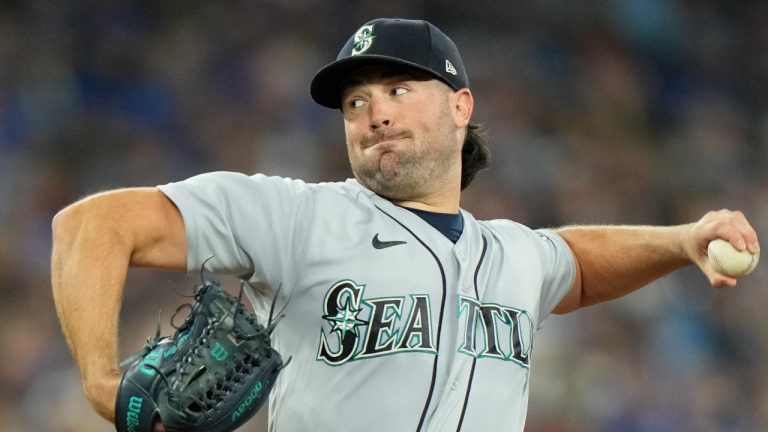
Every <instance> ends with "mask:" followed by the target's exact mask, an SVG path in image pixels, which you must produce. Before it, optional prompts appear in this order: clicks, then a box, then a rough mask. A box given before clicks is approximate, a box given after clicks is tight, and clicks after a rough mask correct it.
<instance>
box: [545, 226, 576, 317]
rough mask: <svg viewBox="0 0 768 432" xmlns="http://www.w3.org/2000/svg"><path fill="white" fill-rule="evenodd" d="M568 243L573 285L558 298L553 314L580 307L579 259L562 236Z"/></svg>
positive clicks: (571, 310)
mask: <svg viewBox="0 0 768 432" xmlns="http://www.w3.org/2000/svg"><path fill="white" fill-rule="evenodd" d="M563 239H564V240H565V242H566V244H568V248H569V249H570V252H571V255H572V256H573V263H574V266H575V267H576V275H575V277H574V279H573V285H571V289H569V290H568V292H567V293H566V294H565V296H563V298H562V299H561V300H560V302H559V303H558V304H557V306H555V308H554V309H553V310H552V313H555V314H565V313H568V312H573V311H575V310H576V309H579V307H581V295H582V280H581V266H580V265H579V260H578V258H577V257H576V254H575V253H573V249H572V248H571V245H570V243H568V240H567V239H566V238H565V237H564V238H563Z"/></svg>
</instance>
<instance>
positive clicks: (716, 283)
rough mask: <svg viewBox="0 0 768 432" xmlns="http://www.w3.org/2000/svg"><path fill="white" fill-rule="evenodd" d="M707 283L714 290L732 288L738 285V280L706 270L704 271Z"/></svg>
mask: <svg viewBox="0 0 768 432" xmlns="http://www.w3.org/2000/svg"><path fill="white" fill-rule="evenodd" d="M705 273H706V274H707V278H708V279H709V283H710V284H711V285H712V286H713V287H715V288H726V287H728V288H732V287H735V286H736V284H737V283H738V280H737V279H736V278H734V277H730V276H726V275H722V274H720V273H717V272H716V271H714V270H711V269H708V270H707V271H705Z"/></svg>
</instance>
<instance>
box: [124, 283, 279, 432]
mask: <svg viewBox="0 0 768 432" xmlns="http://www.w3.org/2000/svg"><path fill="white" fill-rule="evenodd" d="M246 288H249V287H246V286H245V284H243V287H242V288H241V290H240V296H239V297H238V298H235V297H234V296H232V295H230V294H229V293H228V292H226V291H225V290H224V289H222V287H221V285H219V283H218V282H216V281H204V282H203V284H202V285H201V286H199V287H198V288H197V290H196V293H195V295H194V300H195V301H194V304H192V305H189V304H186V305H182V306H180V307H179V308H178V309H177V310H176V312H177V313H178V312H179V311H180V310H182V309H184V307H185V306H186V307H190V309H191V310H190V313H189V315H188V316H187V318H186V319H185V321H184V323H183V324H181V325H180V326H178V327H177V328H176V332H175V333H174V335H173V336H165V337H160V327H159V325H158V331H157V334H156V335H155V336H154V337H151V338H149V339H148V340H147V343H146V345H145V346H144V347H143V348H142V349H141V350H139V352H137V353H136V354H134V356H132V357H131V358H129V359H128V360H127V361H126V362H127V363H129V364H130V366H128V368H127V370H126V371H125V373H124V374H123V376H122V379H121V381H120V386H119V388H118V393H117V402H116V405H115V426H116V427H117V431H118V432H151V431H153V430H154V424H155V422H156V421H158V420H159V421H162V423H163V425H164V427H165V430H166V431H169V432H174V431H188V432H196V431H206V432H225V431H232V430H235V429H236V428H238V427H239V426H241V425H242V424H243V423H245V422H246V421H247V420H248V419H250V418H251V417H253V415H254V414H256V412H257V411H258V410H259V408H260V407H261V406H262V404H263V403H264V401H265V400H266V399H267V397H268V396H269V392H270V390H271V389H272V386H273V384H274V383H275V380H276V379H277V375H278V373H279V372H280V370H281V369H282V368H283V367H285V365H283V361H282V359H281V357H280V354H278V352H277V351H275V350H274V349H273V348H272V347H271V345H270V334H271V333H272V330H273V329H274V326H275V325H276V324H277V321H279V319H275V320H274V322H273V320H272V316H271V315H272V313H271V312H270V317H269V320H268V323H267V326H266V327H264V326H262V325H261V324H260V323H259V322H258V320H257V318H256V316H255V315H254V314H253V313H251V312H250V311H249V310H247V309H246V308H245V307H244V306H243V304H242V303H241V301H240V300H241V298H242V293H243V290H244V289H246ZM273 308H274V304H273ZM174 316H175V315H174ZM171 321H172V322H173V319H172V320H171ZM289 361H290V359H289ZM126 362H124V364H125V363H126ZM286 364H287V363H286Z"/></svg>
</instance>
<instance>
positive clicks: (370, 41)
mask: <svg viewBox="0 0 768 432" xmlns="http://www.w3.org/2000/svg"><path fill="white" fill-rule="evenodd" d="M372 64H394V65H402V66H407V67H412V68H414V69H418V70H421V71H424V72H426V73H428V74H430V75H432V76H433V77H435V78H437V79H439V80H441V81H443V82H444V83H446V84H447V85H448V86H450V87H451V88H453V89H454V90H459V89H462V88H465V87H469V80H468V79H467V72H466V71H465V69H464V63H463V62H462V61H461V56H460V55H459V50H458V48H456V45H455V44H454V43H453V41H452V40H451V39H450V38H449V37H448V36H446V35H445V33H443V32H442V31H440V30H439V29H438V28H437V27H435V26H434V25H432V24H430V23H428V22H427V21H423V20H406V19H391V18H379V19H375V20H373V21H370V22H367V23H366V24H365V25H363V26H362V27H360V29H359V30H357V31H356V32H355V34H354V35H352V37H350V38H349V40H347V43H345V44H344V47H343V48H341V51H339V55H338V56H336V61H334V62H332V63H329V64H327V65H325V66H324V67H323V68H322V69H320V70H319V71H318V72H317V73H316V74H315V77H314V78H312V83H311V84H310V86H309V94H310V95H312V99H314V100H315V102H317V103H319V104H320V105H322V106H325V107H328V108H341V90H342V88H341V87H342V85H343V83H344V81H345V80H346V79H347V77H349V75H350V74H351V73H352V72H353V71H354V70H356V69H358V68H360V67H362V66H366V65H372Z"/></svg>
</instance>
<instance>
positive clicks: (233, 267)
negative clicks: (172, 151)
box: [158, 172, 314, 286]
mask: <svg viewBox="0 0 768 432" xmlns="http://www.w3.org/2000/svg"><path fill="white" fill-rule="evenodd" d="M158 187H159V189H160V190H161V191H162V192H163V193H164V194H165V195H166V196H167V197H168V198H169V199H170V200H171V201H173V203H174V204H175V205H176V207H177V208H178V209H179V211H180V212H181V215H182V217H183V219H184V229H185V232H186V239H187V272H189V273H196V272H199V271H200V270H201V267H202V266H203V263H204V262H205V269H204V270H205V271H206V272H211V273H216V274H229V275H234V276H238V277H241V278H244V279H251V281H252V282H256V283H260V282H263V283H266V284H267V285H273V286H274V285H275V284H278V283H281V282H288V281H285V279H286V278H287V277H290V275H291V274H292V273H293V272H292V271H291V270H292V269H295V268H298V267H297V266H298V265H300V264H299V263H300V258H301V251H302V250H303V249H304V247H303V245H304V242H306V239H307V235H308V232H309V230H310V228H311V223H312V222H311V221H312V214H313V209H314V201H313V194H312V193H311V187H310V185H308V184H306V183H304V182H302V181H299V180H291V179H286V178H281V177H267V176H264V175H261V174H257V175H254V176H247V175H245V174H240V173H232V172H214V173H207V174H201V175H198V176H195V177H191V178H189V179H187V180H184V181H181V182H176V183H169V184H166V185H162V186H158ZM211 256H212V257H213V258H211V259H210V260H208V261H207V262H206V260H207V259H208V258H209V257H211Z"/></svg>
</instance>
